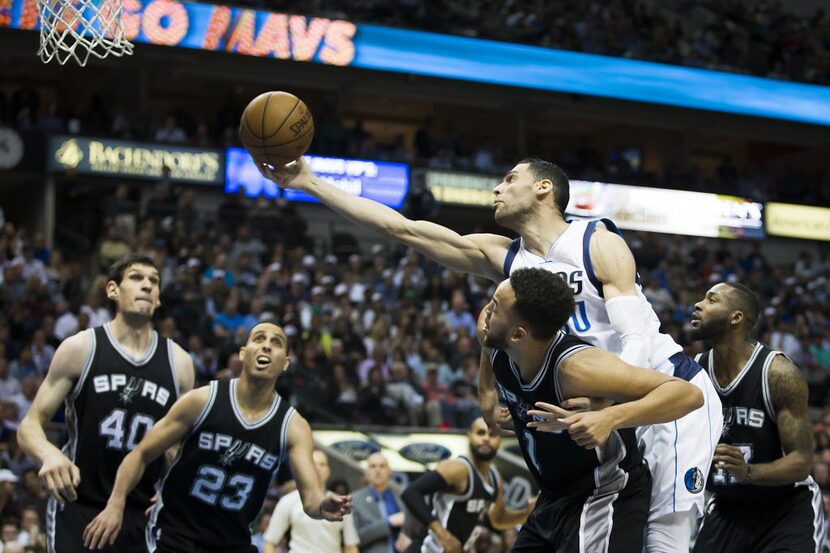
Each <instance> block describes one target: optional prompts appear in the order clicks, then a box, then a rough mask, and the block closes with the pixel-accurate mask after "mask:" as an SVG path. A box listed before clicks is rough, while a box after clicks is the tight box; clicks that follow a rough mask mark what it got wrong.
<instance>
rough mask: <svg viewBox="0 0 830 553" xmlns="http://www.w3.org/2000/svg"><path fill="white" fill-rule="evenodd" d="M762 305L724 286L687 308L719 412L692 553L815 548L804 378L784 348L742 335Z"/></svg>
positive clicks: (815, 496) (734, 286)
mask: <svg viewBox="0 0 830 553" xmlns="http://www.w3.org/2000/svg"><path fill="white" fill-rule="evenodd" d="M760 310H761V306H760V304H759V302H758V299H757V297H756V296H755V294H754V293H753V292H752V290H750V289H749V288H747V287H746V286H743V285H742V284H738V283H735V282H722V283H720V284H716V285H715V286H713V287H712V288H710V289H709V291H708V292H706V296H705V297H704V299H703V300H701V301H700V302H698V303H697V304H695V310H694V313H693V314H692V320H691V326H692V331H691V335H692V337H693V338H694V339H697V340H703V341H704V342H705V343H706V344H707V345H708V346H709V347H710V348H711V349H709V350H707V351H705V352H703V353H701V354H700V355H699V356H698V362H699V363H700V364H701V365H703V366H704V367H705V368H706V369H707V370H708V371H709V375H710V376H711V377H712V382H714V383H715V388H716V389H717V392H718V394H719V395H720V398H721V401H722V402H723V410H724V427H723V434H722V436H721V440H720V443H719V444H718V445H717V448H716V449H715V456H714V462H713V466H712V471H711V472H710V474H709V479H708V481H707V483H706V488H707V489H708V490H709V491H710V492H714V496H713V497H712V500H711V501H710V503H709V505H708V506H707V509H706V515H705V518H704V519H703V526H702V527H701V530H700V534H699V535H698V538H697V542H696V543H695V548H694V551H695V553H727V552H728V553H772V552H773V551H775V552H782V553H786V552H791V553H814V552H818V551H819V547H820V546H821V542H822V529H823V510H822V503H821V494H820V493H819V489H818V486H817V485H816V483H815V482H814V481H813V479H812V477H811V476H810V468H811V464H812V458H813V429H812V424H811V423H810V415H809V412H808V410H807V384H806V382H805V381H804V377H803V376H802V375H801V371H799V369H798V367H797V366H795V364H794V363H793V362H792V361H791V360H790V359H789V358H787V357H786V356H785V355H784V354H783V353H781V352H780V351H774V350H772V349H770V348H768V347H766V346H764V345H763V344H761V343H759V342H756V341H754V340H752V339H751V338H750V336H751V334H752V328H753V327H754V326H755V322H756V321H757V320H758V315H759V313H760Z"/></svg>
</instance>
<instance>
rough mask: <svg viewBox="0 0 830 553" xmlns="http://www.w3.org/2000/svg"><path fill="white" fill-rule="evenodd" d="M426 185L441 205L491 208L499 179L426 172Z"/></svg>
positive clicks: (450, 172) (455, 173)
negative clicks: (494, 190)
mask: <svg viewBox="0 0 830 553" xmlns="http://www.w3.org/2000/svg"><path fill="white" fill-rule="evenodd" d="M425 179H426V185H427V188H428V189H429V191H430V192H432V196H433V197H434V198H435V199H436V200H437V201H439V202H441V203H443V204H456V205H469V206H477V207H489V208H492V207H493V188H495V187H496V185H497V184H498V183H499V182H500V181H501V177H497V176H486V175H479V174H473V173H458V172H455V171H427V172H426V175H425Z"/></svg>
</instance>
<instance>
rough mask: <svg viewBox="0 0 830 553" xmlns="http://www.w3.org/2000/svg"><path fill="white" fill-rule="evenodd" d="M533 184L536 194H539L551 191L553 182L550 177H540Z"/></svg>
mask: <svg viewBox="0 0 830 553" xmlns="http://www.w3.org/2000/svg"><path fill="white" fill-rule="evenodd" d="M533 184H534V186H535V189H536V194H538V195H540V196H541V195H544V194H547V193H548V192H552V191H553V182H551V180H550V179H540V180H537V181H536V182H535V183H533Z"/></svg>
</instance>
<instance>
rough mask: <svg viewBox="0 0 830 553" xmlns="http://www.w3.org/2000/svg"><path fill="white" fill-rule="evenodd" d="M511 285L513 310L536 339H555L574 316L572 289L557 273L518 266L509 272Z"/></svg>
mask: <svg viewBox="0 0 830 553" xmlns="http://www.w3.org/2000/svg"><path fill="white" fill-rule="evenodd" d="M510 285H511V286H512V287H513V291H514V292H515V293H516V303H514V304H513V309H514V310H515V312H516V314H517V315H518V316H519V318H521V319H522V320H523V321H525V322H526V323H527V324H528V326H529V329H530V335H531V336H532V337H533V339H535V340H548V339H550V338H552V337H553V335H554V334H556V332H557V331H558V330H559V329H561V328H562V327H563V326H565V323H566V322H568V317H570V316H571V315H573V312H574V294H573V290H571V287H570V286H568V283H567V282H565V280H564V279H563V278H562V277H560V276H559V275H557V274H555V273H552V272H550V271H546V270H545V269H539V268H535V267H532V268H526V269H519V270H518V271H515V272H514V273H512V274H511V275H510Z"/></svg>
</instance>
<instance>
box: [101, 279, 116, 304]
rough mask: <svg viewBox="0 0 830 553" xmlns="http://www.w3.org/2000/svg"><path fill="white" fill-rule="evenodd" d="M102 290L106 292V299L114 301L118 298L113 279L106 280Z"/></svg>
mask: <svg viewBox="0 0 830 553" xmlns="http://www.w3.org/2000/svg"><path fill="white" fill-rule="evenodd" d="M104 290H106V292H107V298H108V299H111V300H112V301H116V300H117V299H118V284H117V283H116V282H115V281H114V280H108V281H107V285H106V287H105V288H104Z"/></svg>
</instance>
